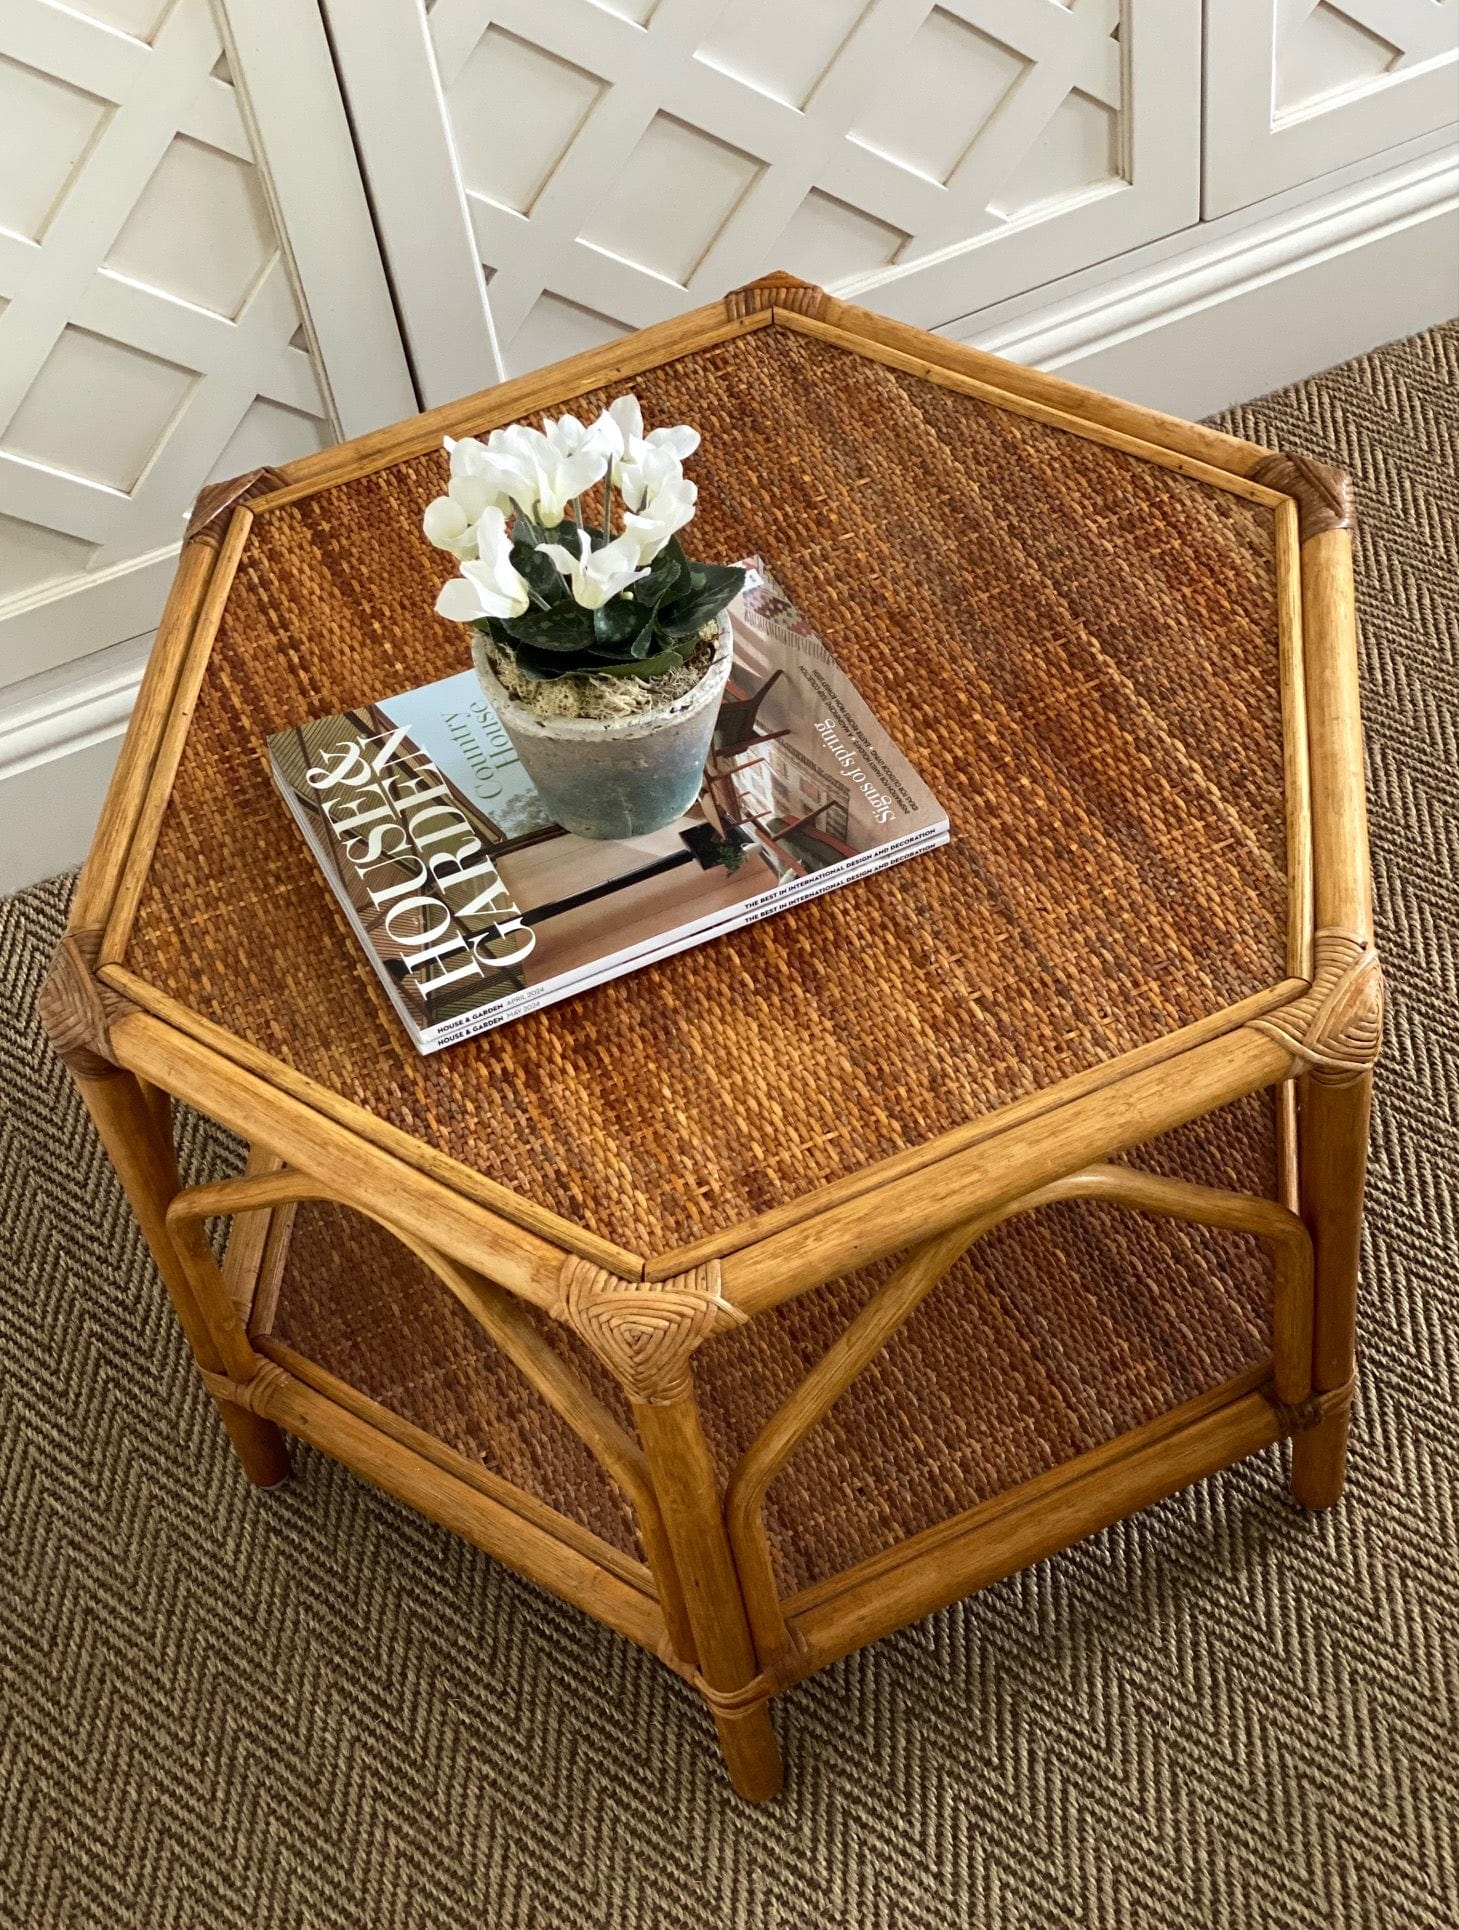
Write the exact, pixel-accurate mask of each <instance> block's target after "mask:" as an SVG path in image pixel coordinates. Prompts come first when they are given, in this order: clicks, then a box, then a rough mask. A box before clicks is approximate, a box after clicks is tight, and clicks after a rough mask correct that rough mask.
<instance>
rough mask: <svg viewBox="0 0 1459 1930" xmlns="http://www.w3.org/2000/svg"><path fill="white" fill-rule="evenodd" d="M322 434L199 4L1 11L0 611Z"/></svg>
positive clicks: (94, 569) (168, 540)
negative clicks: (216, 486) (203, 492)
mask: <svg viewBox="0 0 1459 1930" xmlns="http://www.w3.org/2000/svg"><path fill="white" fill-rule="evenodd" d="M333 434H334V432H333V429H332V427H331V424H330V420H329V406H328V403H327V400H326V395H325V390H324V388H323V385H322V384H321V381H320V379H319V376H318V372H317V369H316V367H315V364H314V361H313V359H312V357H311V353H310V349H309V346H308V342H307V339H306V336H305V334H304V331H303V328H302V326H301V321H300V310H299V306H298V303H297V301H296V299H295V294H294V291H293V288H292V287H291V284H290V279H289V274H288V269H287V266H286V262H285V259H284V255H283V252H282V250H281V247H280V242H279V236H278V233H277V231H276V228H275V224H274V220H273V218H272V215H271V212H270V205H269V201H268V197H267V194H266V191H265V187H264V182H263V179H262V177H261V175H260V171H259V168H258V166H257V165H256V159H255V156H254V154H253V152H252V150H251V148H250V144H249V138H248V134H247V132H246V130H245V126H244V121H243V116H242V114H241V112H240V106H239V102H238V99H237V97H236V93H235V89H234V87H233V86H232V84H231V81H230V78H229V75H228V71H227V67H226V64H225V62H224V60H223V56H222V47H221V44H220V41H219V36H218V31H217V27H216V25H215V23H214V18H213V14H212V12H211V9H210V7H209V4H208V0H172V4H170V5H169V4H167V0H69V3H68V4H67V5H65V6H61V5H59V4H54V5H53V4H49V3H48V0H4V4H3V5H0V615H3V614H4V610H5V607H6V600H7V599H8V600H9V602H10V607H12V608H14V607H15V606H16V604H17V602H23V601H25V600H27V599H29V598H30V597H32V596H33V595H34V594H35V593H36V592H37V591H40V590H44V589H46V588H48V586H54V585H57V584H59V583H61V582H63V581H66V580H68V579H79V580H80V581H85V580H86V579H87V578H90V577H94V576H95V575H96V574H97V573H98V572H103V571H106V570H108V569H110V568H111V567H112V566H113V565H116V564H118V563H121V562H124V561H127V560H129V559H131V558H135V557H138V556H143V555H146V554H147V553H149V552H151V551H153V550H158V549H162V548H164V547H166V546H168V545H170V544H172V543H175V542H176V541H177V540H178V538H179V536H180V534H181V527H182V518H183V516H184V514H185V512H186V510H187V507H188V505H189V504H190V503H191V501H192V499H193V497H194V496H195V495H196V493H197V491H198V489H199V488H200V487H201V486H202V485H203V483H205V482H206V481H208V480H209V479H210V478H211V477H214V476H218V475H230V474H233V473H235V472H237V471H238V470H240V469H246V468H249V467H251V466H253V465H255V464H257V463H261V462H274V461H284V460H287V459H288V458H289V457H291V456H294V455H299V454H303V453H304V452H305V451H307V450H310V449H315V448H318V447H320V446H322V445H323V444H324V443H325V442H327V441H330V440H332V439H333ZM107 640H108V639H106V638H104V637H103V638H100V639H97V640H96V641H100V642H105V641H107ZM90 647H95V642H93V644H92V645H91V646H90ZM5 673H6V665H5V663H4V662H3V661H0V682H3V681H4V678H5Z"/></svg>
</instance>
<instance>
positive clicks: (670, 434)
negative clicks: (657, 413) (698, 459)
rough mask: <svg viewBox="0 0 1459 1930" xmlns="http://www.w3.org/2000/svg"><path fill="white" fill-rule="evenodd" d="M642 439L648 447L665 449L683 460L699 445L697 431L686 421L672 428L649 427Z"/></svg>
mask: <svg viewBox="0 0 1459 1930" xmlns="http://www.w3.org/2000/svg"><path fill="white" fill-rule="evenodd" d="M644 441H645V442H646V443H647V444H648V446H649V448H650V449H664V450H667V451H668V453H669V454H670V455H672V456H677V457H678V459H679V461H680V462H683V461H684V459H685V457H686V456H692V455H693V454H694V451H695V450H696V449H697V448H698V447H699V431H698V430H697V429H691V428H690V427H689V425H688V423H687V422H682V423H680V424H679V425H678V426H677V427H676V428H673V429H651V430H650V431H649V433H648V434H647V435H646V436H645V437H644Z"/></svg>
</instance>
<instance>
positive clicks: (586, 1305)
mask: <svg viewBox="0 0 1459 1930" xmlns="http://www.w3.org/2000/svg"><path fill="white" fill-rule="evenodd" d="M552 1313H553V1318H554V1319H556V1320H561V1321H562V1322H564V1323H565V1324H566V1325H567V1326H569V1327H571V1328H572V1329H573V1331H574V1332H575V1333H576V1334H577V1335H578V1337H579V1339H580V1340H582V1341H583V1342H584V1343H585V1344H586V1345H587V1346H588V1347H591V1349H592V1350H593V1352H594V1353H595V1354H596V1355H597V1357H598V1359H599V1360H600V1361H602V1363H603V1365H604V1366H605V1367H606V1368H607V1369H608V1371H609V1373H610V1374H612V1376H613V1378H614V1379H615V1380H616V1381H617V1383H618V1385H619V1386H620V1387H621V1388H622V1389H623V1391H624V1392H625V1393H626V1394H627V1395H628V1396H629V1398H630V1399H631V1400H634V1401H641V1402H645V1403H647V1404H648V1405H650V1406H662V1405H664V1404H666V1403H667V1402H669V1401H675V1400H678V1399H679V1398H680V1396H681V1395H683V1394H686V1393H688V1391H689V1387H690V1384H691V1380H690V1372H689V1363H690V1359H691V1357H692V1355H693V1353H694V1350H695V1348H696V1347H698V1346H700V1345H701V1344H702V1343H703V1342H704V1341H706V1340H708V1338H709V1336H710V1335H711V1334H713V1333H723V1332H725V1331H726V1330H727V1329H728V1328H731V1327H737V1326H740V1325H742V1324H743V1322H744V1318H745V1316H744V1315H743V1314H742V1313H740V1312H739V1311H738V1309H736V1308H735V1307H732V1306H731V1305H730V1304H729V1302H728V1301H727V1300H725V1299H723V1298H722V1297H721V1295H720V1291H719V1262H718V1261H717V1260H712V1261H710V1262H709V1264H708V1265H707V1266H702V1267H695V1268H694V1269H693V1271H692V1272H689V1273H682V1274H679V1275H677V1276H676V1277H675V1278H674V1279H672V1280H624V1279H620V1278H619V1276H618V1275H617V1274H613V1273H608V1272H606V1271H605V1270H604V1269H603V1268H602V1267H595V1266H591V1265H590V1264H589V1263H588V1261H586V1260H580V1259H578V1258H577V1257H576V1255H573V1254H569V1255H568V1257H567V1259H565V1260H564V1261H563V1263H562V1298H561V1300H560V1301H559V1302H558V1304H557V1305H556V1306H555V1307H554V1308H553V1310H552Z"/></svg>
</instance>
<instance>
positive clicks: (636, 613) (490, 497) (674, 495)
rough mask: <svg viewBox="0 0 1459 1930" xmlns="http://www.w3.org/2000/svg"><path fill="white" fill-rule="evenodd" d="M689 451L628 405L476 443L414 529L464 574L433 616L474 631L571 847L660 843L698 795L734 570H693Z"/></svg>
mask: <svg viewBox="0 0 1459 1930" xmlns="http://www.w3.org/2000/svg"><path fill="white" fill-rule="evenodd" d="M698 445H699V434H698V431H697V430H695V429H691V428H688V427H684V426H680V427H676V428H664V429H654V430H652V431H650V432H649V433H648V434H645V433H644V425H643V412H642V410H641V409H640V408H639V405H638V401H637V398H636V397H634V396H631V395H625V396H621V397H620V398H619V399H618V400H617V401H616V402H614V403H613V405H612V407H611V408H608V409H605V410H604V411H603V413H602V414H601V415H600V416H599V417H598V419H597V421H596V422H594V423H592V424H584V423H582V422H580V421H579V420H578V419H577V417H576V416H572V415H563V416H558V417H557V418H555V419H549V420H547V421H545V422H544V423H543V425H542V427H541V428H540V429H534V428H530V427H528V426H526V425H525V424H514V425H513V426H512V427H511V428H507V429H496V430H494V431H493V432H492V434H491V435H490V436H489V437H488V439H487V440H486V442H484V443H482V442H478V441H477V440H475V438H472V437H467V438H465V439H463V440H462V441H459V442H453V441H452V440H451V438H450V437H449V436H448V437H447V438H446V448H447V450H448V451H449V453H450V460H451V474H450V482H449V484H448V487H447V493H446V494H445V495H444V496H438V497H437V498H436V500H435V501H434V502H432V503H431V504H429V505H428V507H427V509H426V512H425V517H424V527H425V533H426V535H427V536H428V537H429V538H430V540H431V541H432V542H433V543H434V544H436V545H437V547H438V548H440V549H444V550H449V551H450V553H451V554H452V555H453V556H454V557H456V559H457V561H458V563H459V565H460V574H459V575H457V576H455V577H453V578H452V579H451V581H450V582H449V583H447V584H446V586H445V588H444V589H443V590H442V591H441V594H440V597H439V599H438V600H437V603H436V609H437V610H438V612H439V613H440V614H441V615H442V616H444V617H448V618H450V619H452V620H453V621H455V622H458V623H465V624H469V625H470V626H471V628H472V630H473V632H474V634H473V637H472V646H471V651H472V658H473V661H474V662H475V665H476V673H477V676H478V678H479V679H480V682H481V685H482V688H483V690H484V691H485V692H486V696H487V699H488V701H489V702H490V704H491V706H492V708H493V710H495V712H496V713H497V715H498V717H499V718H500V719H501V722H502V727H503V729H504V730H505V731H506V733H507V735H508V736H509V737H510V738H511V740H512V744H513V746H514V748H515V750H516V752H517V755H518V757H520V758H521V760H522V764H523V766H524V767H525V769H526V771H527V774H528V776H529V777H530V778H531V779H532V782H533V783H534V784H535V785H536V787H537V790H538V792H539V794H540V795H541V798H542V801H543V803H544V804H545V805H546V807H547V809H548V810H549V811H551V812H552V814H553V816H554V817H555V818H556V819H557V821H558V822H559V823H560V824H561V825H563V826H564V827H565V828H566V829H567V830H569V831H575V832H576V833H577V834H578V835H579V836H580V837H586V838H627V837H632V836H635V835H638V834H640V833H643V832H647V831H656V830H658V829H659V828H660V826H662V825H665V824H668V823H671V822H672V820H673V819H675V818H677V817H682V816H683V814H684V813H685V812H686V811H687V810H688V809H689V808H690V806H691V805H692V804H693V802H694V800H695V798H696V797H697V796H698V794H699V786H700V782H701V779H702V777H703V773H704V763H705V759H706V757H707V756H708V754H709V745H710V740H711V737H712V735H713V731H714V722H715V718H716V716H717V714H718V711H719V703H720V698H721V697H722V695H723V693H724V687H725V680H726V679H727V677H728V676H729V669H730V659H731V648H732V646H731V638H730V626H729V619H728V617H727V616H726V615H725V613H724V612H725V606H726V604H728V603H729V601H730V599H731V598H732V597H733V596H735V595H736V594H737V592H738V591H739V590H740V588H741V587H742V585H743V583H744V571H743V570H740V569H736V568H733V567H730V566H727V565H724V564H717V563H695V562H691V560H690V559H689V558H688V557H687V556H686V555H685V553H684V550H683V547H682V545H681V544H680V542H679V531H680V530H682V529H683V528H684V527H685V525H686V524H687V523H688V522H689V521H690V519H691V518H692V517H693V515H694V507H695V500H696V497H697V494H698V492H697V490H696V488H695V485H694V484H693V483H692V482H690V481H689V480H688V478H687V477H686V476H685V474H684V461H685V458H686V457H688V456H690V455H692V454H693V452H694V450H695V449H696V448H697V447H698ZM599 485H601V487H598V486H599ZM595 488H596V489H597V495H598V506H597V508H596V512H595V513H594V514H593V515H592V519H591V520H587V519H585V516H584V511H583V498H584V496H585V495H586V494H587V492H589V491H590V490H594V489H595ZM620 504H621V510H620V508H619V505H620Z"/></svg>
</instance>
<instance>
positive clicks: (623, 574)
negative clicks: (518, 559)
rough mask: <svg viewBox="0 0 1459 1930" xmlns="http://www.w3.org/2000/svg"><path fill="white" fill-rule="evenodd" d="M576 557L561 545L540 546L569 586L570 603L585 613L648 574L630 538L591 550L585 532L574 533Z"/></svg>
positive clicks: (590, 542)
mask: <svg viewBox="0 0 1459 1930" xmlns="http://www.w3.org/2000/svg"><path fill="white" fill-rule="evenodd" d="M576 535H577V539H578V554H577V555H576V556H573V555H572V554H571V552H570V551H568V550H566V549H564V548H563V546H562V544H561V543H539V544H538V545H537V547H538V549H540V550H541V551H542V553H543V555H544V556H550V557H551V558H552V561H553V562H554V563H555V564H556V565H557V567H558V569H559V570H561V572H562V574H563V575H564V576H565V577H566V578H567V580H568V582H569V583H570V584H571V585H572V598H573V602H574V603H577V604H580V605H581V606H582V608H583V609H585V610H601V609H602V607H603V605H604V604H605V603H607V602H608V601H609V599H610V598H612V597H615V596H617V594H618V592H619V591H620V590H626V589H627V588H628V586H629V584H630V583H636V582H637V581H638V580H639V578H640V577H641V576H647V575H648V571H647V570H646V569H642V568H640V567H639V550H638V544H637V543H636V542H635V541H634V539H633V538H632V537H631V536H618V537H615V538H614V540H613V541H612V542H611V543H609V544H607V545H606V546H605V547H604V548H602V549H600V550H595V549H594V548H593V547H592V538H591V537H590V536H589V535H588V533H587V531H586V530H585V529H580V530H578V531H576Z"/></svg>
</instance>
